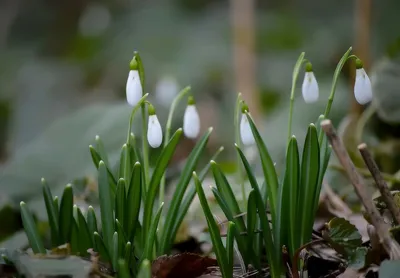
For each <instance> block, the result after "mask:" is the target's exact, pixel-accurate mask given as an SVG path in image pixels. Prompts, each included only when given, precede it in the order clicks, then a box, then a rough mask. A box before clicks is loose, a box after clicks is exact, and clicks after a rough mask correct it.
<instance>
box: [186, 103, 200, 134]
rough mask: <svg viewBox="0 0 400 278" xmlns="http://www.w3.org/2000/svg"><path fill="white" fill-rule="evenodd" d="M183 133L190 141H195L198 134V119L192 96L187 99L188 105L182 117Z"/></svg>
mask: <svg viewBox="0 0 400 278" xmlns="http://www.w3.org/2000/svg"><path fill="white" fill-rule="evenodd" d="M183 133H184V134H185V136H186V137H187V138H190V139H195V138H196V137H197V136H198V135H199V133H200V117H199V113H198V112H197V109H196V103H195V101H194V98H193V97H192V96H190V97H189V99H188V105H187V106H186V110H185V114H184V115H183Z"/></svg>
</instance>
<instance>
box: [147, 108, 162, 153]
mask: <svg viewBox="0 0 400 278" xmlns="http://www.w3.org/2000/svg"><path fill="white" fill-rule="evenodd" d="M148 113H149V121H148V126H147V141H148V142H149V145H150V146H151V147H152V148H158V147H159V146H161V143H162V139H163V134H162V129H161V125H160V122H159V121H158V118H157V115H156V110H155V109H154V106H153V105H151V104H149V107H148Z"/></svg>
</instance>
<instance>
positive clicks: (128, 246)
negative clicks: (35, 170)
mask: <svg viewBox="0 0 400 278" xmlns="http://www.w3.org/2000/svg"><path fill="white" fill-rule="evenodd" d="M133 60H134V61H135V68H138V69H139V76H140V81H141V82H142V84H141V86H142V87H143V86H144V84H143V80H144V70H143V64H142V62H141V59H140V57H139V54H138V53H135V56H134V59H133ZM189 91H190V87H187V88H185V89H183V90H182V91H181V92H180V93H179V94H178V95H177V96H176V98H175V100H174V102H173V104H172V105H171V111H170V113H169V117H168V121H167V127H166V133H165V136H164V140H165V141H164V145H163V147H162V150H161V153H160V155H159V157H158V159H157V162H156V164H155V167H154V170H153V171H152V172H150V170H149V167H148V151H147V148H148V146H147V141H146V138H145V135H143V137H144V138H142V141H143V142H144V143H143V144H145V145H146V146H142V148H141V149H140V148H139V146H138V144H137V143H136V140H135V136H134V134H133V133H132V132H131V126H132V123H133V118H134V115H135V113H136V112H137V111H138V110H139V109H140V108H141V110H142V112H143V111H145V112H146V110H145V109H144V108H145V107H146V105H147V106H148V107H151V111H149V114H150V116H151V115H154V113H155V111H154V108H153V107H152V106H151V104H150V103H149V102H148V101H147V100H146V99H147V96H148V94H145V95H143V96H142V98H141V99H140V100H139V101H138V102H137V103H136V105H135V106H134V108H133V110H132V114H131V117H130V120H129V128H128V136H127V141H126V143H125V144H123V146H122V148H121V155H120V159H119V167H117V168H118V169H117V171H116V173H115V172H114V171H113V170H112V169H113V167H111V165H110V164H109V160H108V157H107V153H106V150H105V148H104V144H103V142H102V141H101V139H100V137H99V136H96V140H95V144H94V145H91V146H89V149H90V154H91V157H92V160H93V163H94V165H95V166H96V168H97V169H98V192H99V203H100V216H98V215H96V213H95V211H94V209H93V208H92V207H89V209H88V211H87V214H86V216H85V215H84V213H83V212H82V211H81V209H80V208H79V207H78V206H76V205H74V200H73V187H72V185H67V186H66V188H65V189H64V193H63V195H62V198H61V202H60V204H59V202H58V198H57V197H54V196H53V195H52V193H51V191H50V188H49V186H48V185H47V183H46V182H45V180H44V179H43V180H42V184H43V198H44V201H45V204H46V210H47V215H48V221H49V226H50V230H51V247H52V248H56V247H58V246H60V245H63V244H68V246H69V247H70V251H71V252H70V253H71V254H78V255H80V256H88V252H87V251H88V249H90V248H92V249H93V250H95V251H96V252H98V253H99V255H100V259H101V260H102V261H104V262H108V263H109V264H110V265H111V267H112V269H113V270H114V271H115V272H119V274H120V275H121V277H130V275H133V276H134V277H136V276H137V275H138V273H139V272H141V273H142V274H143V275H147V274H149V271H148V270H149V269H150V268H149V264H150V262H151V261H152V260H153V259H155V258H156V256H158V255H163V254H169V253H170V251H171V248H172V245H173V243H174V239H175V237H176V234H177V232H178V229H179V227H180V225H181V223H182V221H183V219H184V216H185V214H186V212H187V210H188V209H189V206H190V204H191V202H192V200H193V198H194V196H195V194H196V189H195V187H194V185H193V186H191V187H190V186H189V184H190V180H191V178H192V172H193V171H195V170H196V169H197V164H198V161H199V158H200V156H201V155H202V153H203V151H204V149H205V147H206V145H207V142H208V139H209V137H210V134H211V132H212V128H210V129H208V131H207V132H206V133H205V134H204V135H203V136H202V137H201V138H199V139H198V141H197V143H196V145H195V147H194V148H193V150H192V151H191V153H190V154H189V156H188V157H187V161H186V163H185V166H184V168H183V170H182V172H181V174H180V177H179V180H178V182H177V184H176V185H175V187H174V188H175V191H174V193H173V194H172V196H173V197H172V200H171V203H170V205H169V207H168V209H164V203H163V201H162V200H163V194H164V188H163V187H164V186H165V172H166V171H167V167H168V165H169V163H170V161H171V158H172V156H173V155H174V152H175V150H176V148H177V145H178V143H179V142H180V140H181V137H182V129H181V128H179V129H178V130H176V131H175V132H174V133H173V134H172V136H170V133H171V119H172V117H173V112H174V109H175V107H176V105H177V103H178V102H179V100H180V99H182V98H183V97H184V96H186V95H187V94H188V93H189ZM143 119H145V117H143ZM146 124H147V123H146V120H143V126H144V128H143V130H146V128H147V127H146ZM148 124H150V123H148ZM222 150H223V149H222V148H220V149H219V150H218V151H217V152H216V154H215V155H214V157H213V158H212V159H215V158H216V157H217V156H218V154H219V153H220V152H221V151H222ZM146 161H147V162H146ZM209 168H210V167H209V165H206V167H205V168H204V169H201V173H200V176H199V179H200V180H203V179H204V178H205V176H206V175H207V172H208V170H209ZM160 185H161V188H160ZM159 192H160V193H161V194H160V200H161V201H160V202H159V203H157V202H156V197H157V195H158V193H159ZM141 212H142V214H141ZM21 214H22V219H23V225H24V229H25V231H26V234H27V236H28V239H29V242H30V245H31V247H32V250H33V252H34V253H40V254H45V253H47V250H46V248H45V247H44V244H43V242H42V239H41V237H40V236H39V233H38V231H37V228H36V224H35V222H34V220H33V218H32V215H31V214H30V212H29V210H28V208H27V206H26V204H25V203H23V202H22V203H21ZM140 215H142V217H139V216H140ZM160 222H162V227H161V225H159V224H160ZM139 269H141V270H140V271H139Z"/></svg>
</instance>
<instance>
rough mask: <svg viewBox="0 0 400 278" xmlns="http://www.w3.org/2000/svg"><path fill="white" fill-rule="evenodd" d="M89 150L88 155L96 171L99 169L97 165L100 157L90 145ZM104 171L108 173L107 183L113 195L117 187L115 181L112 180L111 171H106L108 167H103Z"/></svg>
mask: <svg viewBox="0 0 400 278" xmlns="http://www.w3.org/2000/svg"><path fill="white" fill-rule="evenodd" d="M89 150H90V154H91V155H92V160H93V163H94V165H95V166H96V169H99V163H100V161H102V158H101V156H100V155H99V153H98V152H97V151H96V150H95V149H94V148H93V146H92V145H90V146H89ZM105 167H106V169H107V173H108V183H109V185H110V189H111V191H112V192H113V194H115V190H116V187H117V181H116V179H115V178H114V175H113V174H112V173H111V171H110V170H109V169H108V167H107V166H106V165H105Z"/></svg>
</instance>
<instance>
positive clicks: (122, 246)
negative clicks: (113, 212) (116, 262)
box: [115, 219, 127, 257]
mask: <svg viewBox="0 0 400 278" xmlns="http://www.w3.org/2000/svg"><path fill="white" fill-rule="evenodd" d="M115 229H116V231H117V233H118V239H119V242H118V244H119V245H118V250H119V256H120V257H122V256H123V254H124V253H125V244H126V243H127V239H126V235H125V232H124V229H123V228H122V225H121V223H120V222H119V220H118V219H115Z"/></svg>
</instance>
